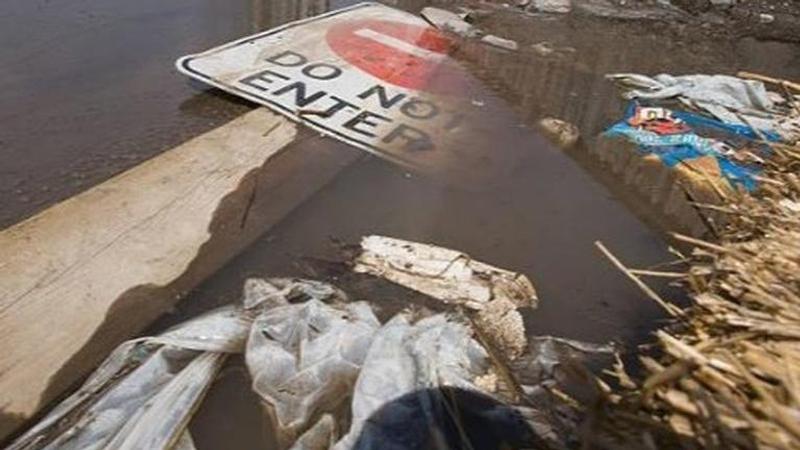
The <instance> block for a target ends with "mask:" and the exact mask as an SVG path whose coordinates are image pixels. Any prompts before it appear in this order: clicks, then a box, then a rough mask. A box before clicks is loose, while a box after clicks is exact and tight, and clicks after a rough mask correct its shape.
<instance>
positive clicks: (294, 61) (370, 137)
mask: <svg viewBox="0 0 800 450" xmlns="http://www.w3.org/2000/svg"><path fill="white" fill-rule="evenodd" d="M455 45H456V43H455V42H454V41H453V39H451V38H450V37H449V36H447V35H445V34H443V33H441V32H439V31H438V30H436V29H434V28H432V27H431V26H429V25H428V24H427V22H425V21H424V20H422V19H421V18H420V17H417V16H415V15H412V14H409V13H406V12H403V11H399V10H396V9H393V8H390V7H387V6H383V5H380V4H374V3H366V4H360V5H356V6H354V7H351V8H348V9H344V10H339V11H334V12H331V13H328V14H324V15H322V16H318V17H313V18H310V19H306V20H302V21H299V22H294V23H290V24H288V25H284V26H282V27H280V28H276V29H273V30H269V31H266V32H264V33H260V34H257V35H255V36H250V37H247V38H243V39H240V40H238V41H235V42H231V43H228V44H225V45H222V46H220V47H217V48H214V49H211V50H208V51H206V52H204V53H200V54H197V55H190V56H186V57H183V58H181V59H180V60H178V63H177V65H178V68H179V70H180V71H182V72H183V73H185V74H187V75H189V76H191V77H194V78H197V79H199V80H202V81H205V82H207V83H209V84H211V85H214V86H217V87H219V88H221V89H224V90H226V91H229V92H232V93H234V94H236V95H240V96H242V97H245V98H247V99H250V100H252V101H254V102H257V103H260V104H262V105H266V106H267V107H269V108H271V109H273V110H275V111H277V112H279V113H281V114H284V115H286V116H288V117H290V118H292V119H294V120H297V121H301V122H303V123H305V124H307V125H309V126H311V127H312V128H314V129H316V130H318V131H320V132H323V133H325V134H327V135H329V136H332V137H334V138H336V139H339V140H342V141H345V142H347V143H349V144H352V145H354V146H357V147H359V148H361V149H364V150H367V151H369V152H372V153H375V154H378V155H380V156H382V157H384V158H387V159H389V160H391V161H394V162H397V163H401V164H404V165H406V166H409V167H412V168H416V169H420V170H423V171H427V172H436V173H438V172H441V170H442V169H443V168H444V170H450V168H459V169H463V170H465V171H473V172H475V173H477V172H484V171H487V170H488V169H490V168H491V166H492V165H493V164H494V163H495V162H496V160H497V158H496V154H497V152H494V151H493V150H494V149H493V146H492V143H491V137H490V136H491V134H492V127H493V126H492V121H493V120H495V117H497V116H499V115H500V114H499V113H498V112H497V111H493V110H492V106H491V105H492V97H491V96H483V97H486V98H483V97H482V94H480V92H481V91H480V89H479V88H477V89H476V86H478V87H479V86H480V84H479V83H477V82H476V81H474V79H473V78H472V77H471V76H470V75H469V73H468V72H466V71H465V70H463V68H462V67H461V65H460V64H459V63H458V62H456V61H455V60H454V59H453V58H452V57H451V56H450V54H451V53H452V52H453V50H454V48H455ZM475 100H478V101H475ZM484 141H485V145H483V144H482V142H484Z"/></svg>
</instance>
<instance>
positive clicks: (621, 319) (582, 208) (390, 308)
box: [0, 0, 800, 449]
mask: <svg viewBox="0 0 800 450" xmlns="http://www.w3.org/2000/svg"><path fill="white" fill-rule="evenodd" d="M348 3H353V2H349V1H331V2H330V4H326V2H318V3H315V4H312V3H311V2H298V1H294V0H287V1H270V2H258V1H256V2H246V1H240V2H225V3H224V4H223V3H219V2H212V1H204V0H178V1H174V2H169V3H164V2H157V1H151V0H144V1H140V2H133V3H131V2H128V3H123V2H115V3H114V4H111V3H109V2H100V1H96V0H94V1H85V2H81V3H72V4H56V3H51V2H46V1H28V2H23V1H16V0H15V1H12V2H7V3H5V4H4V8H3V10H4V11H3V12H2V13H0V37H2V38H3V39H2V41H0V42H3V43H4V44H6V45H4V46H3V47H2V48H1V49H0V67H3V69H2V71H0V86H2V90H0V226H5V225H9V224H11V223H13V222H15V221H17V220H19V219H21V218H23V217H25V216H27V215H30V214H32V213H33V212H35V211H36V210H37V209H39V208H41V207H43V206H45V205H47V204H49V203H52V202H54V201H58V200H59V199H62V198H65V197H67V196H69V195H72V194H74V193H76V192H79V191H81V190H83V189H85V188H86V187H88V186H90V185H92V184H95V183H97V182H100V181H102V180H103V179H106V178H108V177H109V176H111V175H113V174H114V173H116V172H118V171H120V170H124V169H126V168H128V167H130V166H132V165H135V164H136V163H138V162H140V161H142V160H144V159H146V158H148V157H150V156H152V155H154V154H157V153H158V152H160V151H163V150H164V149H166V148H169V147H170V146H172V145H174V144H176V143H178V142H181V141H183V140H185V139H187V138H188V137H190V136H193V135H196V134H198V133H199V132H201V131H203V130H206V129H209V128H212V127H214V126H216V125H218V124H221V123H223V122H225V121H226V120H229V119H230V118H232V117H235V116H236V115H238V114H240V113H241V112H243V111H246V110H247V109H248V108H250V106H249V105H247V104H245V103H244V102H239V101H237V100H236V99H234V98H231V97H228V96H226V95H223V94H220V93H219V92H217V91H214V90H211V89H207V88H205V87H203V86H200V85H196V84H193V83H190V82H188V81H187V80H186V79H185V78H184V77H182V76H179V75H178V74H176V73H175V72H174V70H173V69H172V61H173V60H174V58H175V57H176V56H178V55H181V54H185V53H190V52H195V51H197V50H201V49H205V48H208V47H211V46H213V45H215V44H218V43H221V42H224V41H226V40H230V39H232V38H235V37H239V36H242V35H245V34H248V33H251V32H253V31H256V30H260V29H264V28H268V27H270V26H274V25H277V24H279V23H282V22H285V21H288V20H292V19H297V18H301V17H304V16H307V15H311V14H314V13H318V12H321V11H322V10H324V9H325V8H327V7H340V6H345V5H346V4H348ZM424 3H426V2H420V1H416V2H415V1H409V2H401V5H399V6H401V7H405V8H407V9H409V10H411V11H417V10H418V9H419V8H420V7H421V6H423V4H424ZM479 25H480V26H481V27H483V28H484V29H486V30H489V31H491V32H494V33H497V34H500V35H502V36H504V37H507V38H512V39H516V40H518V41H519V42H520V43H521V44H522V50H521V51H520V52H517V53H513V54H512V53H507V52H503V51H499V50H492V49H487V48H485V47H480V46H474V45H465V46H464V47H463V48H462V50H461V51H460V52H459V55H458V57H459V58H460V59H462V60H463V61H464V63H465V64H466V65H467V66H468V67H470V68H471V70H472V71H473V73H474V75H475V76H476V77H478V78H479V79H481V80H482V81H483V82H484V83H485V86H486V92H487V95H492V96H494V98H495V99H496V101H499V102H505V104H506V105H507V108H508V109H509V110H511V111H514V114H511V115H510V117H511V118H510V119H508V121H507V122H508V123H506V124H505V125H504V126H501V127H498V130H497V133H496V136H494V137H493V142H492V145H493V146H494V148H495V149H496V150H497V151H507V152H514V153H515V155H518V156H519V159H518V162H517V164H516V165H515V167H514V168H513V170H512V171H511V172H510V173H507V174H505V175H504V176H503V177H499V179H494V180H492V181H491V182H488V183H486V184H485V185H481V186H477V187H473V188H472V189H464V188H463V187H459V186H454V185H452V184H450V183H448V182H447V177H446V176H443V177H428V176H422V175H419V174H417V173H411V172H408V171H407V170H403V169H401V168H398V167H395V166H392V165H390V164H388V163H386V162H384V161H381V160H379V159H377V158H374V157H367V158H365V159H364V160H362V161H360V162H359V163H357V164H355V165H353V166H351V167H350V168H349V169H347V170H346V171H345V172H343V173H342V174H341V175H340V176H338V177H337V179H336V180H335V181H334V182H333V183H331V184H330V185H328V186H327V187H326V188H324V189H323V190H322V191H320V192H319V193H318V194H317V195H315V196H314V197H313V198H311V199H310V200H309V201H307V202H306V203H304V204H303V205H301V206H300V207H298V209H297V210H296V211H294V212H293V213H292V214H291V215H290V216H289V217H287V218H286V219H285V220H284V221H283V222H282V223H281V224H280V225H279V226H278V227H276V228H274V229H273V230H270V231H269V232H268V233H267V234H266V235H265V236H264V237H263V238H262V239H260V240H259V241H258V242H257V243H256V244H255V245H253V246H252V247H251V248H250V249H249V250H248V251H246V252H245V253H244V254H242V255H241V256H240V257H238V258H237V259H236V260H234V261H233V262H232V263H230V264H229V265H228V266H227V267H226V268H225V269H224V270H222V271H221V272H220V273H218V274H217V275H216V276H214V277H213V278H212V279H210V280H208V282H207V283H205V284H204V285H202V286H200V287H199V288H198V289H197V290H196V291H195V292H193V293H191V294H190V295H189V296H188V298H187V299H186V300H185V301H184V302H182V303H181V304H180V305H179V307H178V308H177V310H176V311H174V312H173V313H171V314H169V315H167V316H166V317H165V318H164V320H163V321H162V322H161V323H159V324H157V325H156V326H155V327H154V329H155V330H157V329H160V328H163V327H164V326H166V325H168V324H170V323H174V322H176V321H179V320H182V319H184V318H186V317H189V316H191V315H194V314H195V313H197V312H199V311H202V310H206V309H209V308H212V307H214V306H216V305H220V304H225V303H229V302H235V301H238V298H239V295H240V289H241V285H242V282H243V280H244V279H245V278H246V277H248V276H276V275H297V276H315V277H320V278H327V277H331V276H333V275H332V273H331V272H330V271H329V270H327V269H326V268H325V267H321V266H320V265H319V264H317V263H315V262H314V261H309V260H308V259H307V258H308V257H313V258H323V259H336V258H338V257H339V256H340V255H339V254H338V252H337V249H336V247H335V246H333V245H331V238H334V239H337V240H341V241H345V242H350V243H356V242H358V239H359V238H360V237H361V236H362V235H365V234H373V233H379V234H387V235H391V236H396V237H401V238H406V239H412V240H420V241H427V242H434V243H437V244H440V245H444V246H448V247H452V248H456V249H459V250H463V251H465V252H468V253H470V254H471V255H472V256H474V257H475V258H478V259H481V260H484V261H487V262H490V263H492V264H495V265H498V266H500V267H504V268H508V269H512V270H516V271H519V272H522V273H525V274H527V275H528V276H529V277H530V278H531V279H532V280H533V282H534V283H535V285H536V287H537V290H538V291H539V296H540V299H541V304H540V307H539V309H538V310H536V311H535V312H534V311H528V312H526V314H525V317H526V322H527V328H528V330H529V332H530V333H531V334H555V335H559V336H564V337H569V338H577V339H583V340H589V341H609V340H617V341H620V342H623V343H625V344H626V345H628V346H631V345H635V344H636V343H639V342H642V341H643V340H644V339H646V337H647V333H648V332H649V331H650V330H652V328H653V327H654V325H655V324H657V323H658V321H659V320H661V319H662V318H663V315H662V314H661V313H660V311H659V310H658V309H657V308H656V307H655V306H654V305H653V304H652V303H650V302H648V301H647V300H645V299H644V298H643V297H642V295H640V293H639V292H638V291H637V290H636V289H635V288H633V287H632V286H630V284H629V283H628V282H627V281H626V280H625V279H624V277H623V276H621V275H620V274H619V273H618V272H617V271H615V270H614V269H613V268H612V267H611V266H610V265H609V264H608V263H607V261H605V260H604V259H603V258H602V256H601V255H600V254H599V253H598V252H597V251H596V249H595V248H594V246H593V242H594V241H596V240H601V241H603V242H604V243H605V244H606V245H607V246H608V247H609V248H611V249H612V250H613V251H614V252H615V253H617V254H618V255H619V256H620V258H621V259H623V260H624V261H626V262H629V263H630V264H633V265H638V266H648V265H652V264H656V263H659V262H662V261H664V260H665V259H668V258H669V255H668V254H667V252H666V251H665V247H666V243H665V241H664V240H663V236H664V235H663V232H662V227H663V226H664V224H663V223H661V222H660V221H659V216H658V211H652V210H649V209H648V208H647V206H646V205H642V204H641V203H640V202H638V201H637V199H636V196H635V195H631V194H630V193H629V192H627V189H626V188H624V187H623V186H621V185H619V184H618V183H617V182H616V180H614V178H613V177H610V176H608V175H606V173H605V172H604V170H603V168H602V167H600V166H597V165H596V164H594V163H593V162H592V161H591V160H588V159H586V158H584V157H583V156H582V153H581V152H580V150H576V151H573V152H570V153H566V154H565V153H564V152H563V151H562V150H560V149H558V148H556V147H554V146H553V145H551V144H550V143H548V142H547V141H546V140H545V139H544V138H542V137H541V136H540V135H539V133H537V132H536V130H535V127H534V126H533V124H535V123H536V122H537V121H538V119H540V118H542V117H547V116H551V117H558V118H562V119H566V120H569V121H571V122H573V123H575V124H577V125H578V126H579V127H580V129H581V132H582V135H583V136H584V141H585V145H591V142H592V137H593V136H594V135H596V133H597V132H598V131H600V130H601V129H602V128H603V127H604V126H606V125H608V124H609V123H611V122H612V121H613V120H615V118H616V117H618V116H619V114H620V111H621V108H622V104H621V102H620V101H619V100H618V99H617V97H616V93H615V92H614V90H613V88H612V87H611V86H610V85H609V84H608V83H607V82H606V81H605V80H603V78H602V75H603V74H604V73H607V72H612V71H614V72H617V71H637V72H658V71H669V72H673V73H685V72H695V71H697V72H723V73H732V72H735V71H737V70H750V71H755V72H764V73H769V74H772V75H776V76H782V77H786V78H794V79H798V78H800V50H798V49H797V48H796V47H790V46H788V45H785V44H777V43H763V42H756V41H736V42H719V41H714V42H710V41H706V40H704V39H703V38H702V37H701V36H694V35H692V34H689V32H688V31H687V30H685V29H684V30H680V29H677V30H676V29H671V28H670V29H668V28H664V27H661V26H657V25H654V24H638V25H637V24H625V23H609V22H597V21H594V20H591V19H588V18H571V19H568V20H548V19H542V18H524V19H523V18H521V17H520V16H518V15H516V14H509V13H507V12H501V13H497V14H493V15H490V16H487V17H482V18H480V19H479ZM545 40H546V41H548V42H550V43H551V44H552V45H553V46H554V47H569V48H572V49H574V50H569V51H565V52H556V53H554V54H551V55H547V56H543V55H541V54H539V53H537V52H535V51H532V50H530V48H529V45H530V44H533V43H537V42H541V41H545ZM330 279H332V280H333V281H338V282H341V283H342V284H344V285H346V286H345V287H346V288H347V289H348V290H349V291H350V292H352V293H353V295H354V297H356V298H359V299H371V300H373V301H374V303H375V304H376V305H377V307H378V308H379V309H380V312H381V315H382V316H383V317H386V316H388V315H390V314H391V313H393V312H395V311H396V310H397V309H398V307H399V306H401V305H402V304H403V303H404V299H405V297H404V295H406V293H404V292H403V291H400V290H397V289H394V288H392V287H390V286H385V285H381V284H380V283H376V282H374V281H372V280H364V279H353V278H351V277H347V276H345V277H344V278H330ZM658 287H659V290H660V291H661V292H662V293H665V294H667V295H670V294H675V293H674V292H669V291H668V290H667V288H666V286H663V285H662V286H658ZM247 384H248V383H247V377H246V375H245V373H244V371H243V367H242V366H241V362H240V361H237V360H234V361H232V362H231V364H230V365H229V367H228V368H226V370H225V372H224V376H222V377H221V380H220V383H218V384H217V385H216V386H215V387H214V388H213V389H212V391H211V392H210V394H209V398H208V401H207V402H206V403H205V404H204V406H203V408H201V410H200V411H199V413H198V415H197V416H196V418H195V420H194V422H193V424H192V432H193V435H194V437H195V439H196V441H197V445H198V448H200V449H216V448H268V447H269V443H270V439H269V436H268V433H267V432H266V426H265V424H264V422H263V420H262V419H261V417H260V416H259V414H258V404H257V400H256V399H255V398H253V395H252V394H251V393H250V391H249V387H248V386H247Z"/></svg>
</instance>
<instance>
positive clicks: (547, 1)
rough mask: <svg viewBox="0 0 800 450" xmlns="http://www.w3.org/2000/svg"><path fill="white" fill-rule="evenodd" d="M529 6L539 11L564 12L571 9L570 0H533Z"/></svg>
mask: <svg viewBox="0 0 800 450" xmlns="http://www.w3.org/2000/svg"><path fill="white" fill-rule="evenodd" d="M530 6H531V7H533V8H534V9H536V11H540V12H545V13H556V14H566V13H568V12H570V11H571V10H572V0H533V3H532V4H531V5H530Z"/></svg>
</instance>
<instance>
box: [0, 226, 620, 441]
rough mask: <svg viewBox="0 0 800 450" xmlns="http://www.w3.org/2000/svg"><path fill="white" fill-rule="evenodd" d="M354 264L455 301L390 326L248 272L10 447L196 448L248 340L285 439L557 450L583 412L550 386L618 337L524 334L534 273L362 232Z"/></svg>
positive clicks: (248, 354) (129, 348) (342, 300)
mask: <svg viewBox="0 0 800 450" xmlns="http://www.w3.org/2000/svg"><path fill="white" fill-rule="evenodd" d="M354 269H355V270H357V271H360V272H366V273H370V274H373V275H377V276H381V277H384V278H386V279H387V280H390V281H393V282H396V283H399V284H402V285H404V286H407V287H409V288H411V289H415V290H418V291H420V292H423V293H425V294H428V295H429V296H432V297H434V298H437V299H439V300H441V301H443V302H445V303H447V304H452V305H454V309H453V310H452V312H450V313H444V314H442V313H440V314H435V315H433V314H431V313H429V312H426V311H413V310H408V311H405V312H401V313H400V314H398V315H396V316H394V317H393V318H391V319H390V320H388V321H387V322H386V323H385V324H383V325H381V323H380V322H379V321H378V319H377V318H376V316H375V315H374V313H373V310H372V308H371V307H370V305H369V303H367V302H365V301H359V302H352V301H350V300H349V299H348V297H347V295H346V294H345V293H344V292H343V291H341V290H340V289H337V288H336V287H334V286H332V285H329V284H326V283H322V282H317V281H312V280H303V279H293V278H273V279H269V280H263V279H249V280H247V281H246V282H245V285H244V295H243V299H242V305H241V306H230V307H225V308H221V309H218V310H215V311H212V312H210V313H207V314H204V315H202V316H200V317H198V318H196V319H193V320H190V321H187V322H186V323H184V324H181V325H178V326H176V327H175V328H173V329H171V330H169V331H167V332H165V333H163V334H161V335H159V336H155V337H144V338H139V339H134V340H132V341H128V342H126V343H123V344H122V345H120V346H119V347H118V348H117V349H116V350H115V351H114V352H113V353H112V354H111V355H110V356H109V357H108V358H107V359H106V361H105V362H104V363H103V364H102V365H101V366H100V368H99V369H98V370H97V371H96V372H95V373H94V374H93V375H92V376H91V377H90V378H89V379H88V381H87V382H86V383H85V384H84V386H82V387H81V388H80V389H79V390H78V391H77V392H76V393H74V394H73V395H72V396H70V397H68V398H67V399H66V400H64V401H63V402H62V403H61V404H59V405H58V406H57V407H56V408H54V409H53V410H52V411H51V412H50V413H49V414H48V415H47V416H45V418H44V419H42V421H41V422H40V423H39V424H37V425H35V426H34V427H33V428H31V429H30V430H29V431H28V432H27V433H25V434H24V435H23V436H21V437H20V438H19V439H18V440H17V441H16V442H14V443H13V444H12V445H11V447H9V448H10V449H12V450H23V449H24V450H35V449H52V450H55V449H56V448H58V449H76V450H77V449H87V448H97V449H99V448H115V449H116V448H121V449H139V448H147V449H153V450H174V449H179V450H191V449H193V448H194V443H193V440H192V437H191V436H190V435H189V433H188V431H187V425H188V423H189V421H190V419H191V416H192V415H193V414H194V412H195V411H196V410H197V407H198V405H199V404H200V402H201V401H202V399H203V397H204V394H205V392H206V391H207V390H208V389H209V387H210V386H211V384H212V383H213V381H214V379H215V376H216V374H217V372H218V371H219V369H220V367H221V365H222V363H223V361H224V360H225V357H226V356H227V355H228V354H241V353H243V354H244V359H245V362H246V365H247V368H248V372H249V374H250V377H251V378H252V389H253V391H255V393H256V394H258V396H259V397H260V398H261V400H262V402H263V406H264V409H265V412H266V413H267V414H268V415H269V416H270V417H271V419H272V420H270V421H269V422H270V423H272V424H273V426H274V430H273V431H274V434H275V436H276V439H277V441H278V443H279V445H280V446H281V447H282V448H291V449H295V450H325V449H337V450H346V449H350V448H359V449H371V448H375V449H378V448H380V449H398V450H399V449H405V448H409V445H410V446H411V447H415V448H416V447H420V446H425V445H427V444H428V443H430V442H432V441H433V440H439V441H440V442H442V443H443V445H445V447H444V448H456V447H461V444H460V443H463V442H464V440H465V439H466V440H468V443H470V445H471V446H472V448H497V449H501V448H509V447H511V448H533V447H535V446H536V445H537V443H541V442H549V443H550V444H551V445H556V446H558V447H559V448H560V447H561V446H563V445H564V443H566V442H569V441H574V440H575V436H574V433H573V432H572V430H574V429H575V427H576V426H577V423H578V420H579V411H578V410H576V409H575V408H574V407H573V406H572V404H570V403H569V402H565V401H564V400H563V399H562V398H561V397H559V396H558V395H555V394H553V393H552V392H551V389H556V390H559V389H562V384H564V387H563V389H564V390H565V391H566V392H571V391H570V390H569V389H570V387H569V386H570V385H571V386H572V387H573V388H574V387H575V386H580V385H582V384H583V385H584V386H583V388H582V389H583V390H586V389H589V390H590V391H591V389H592V388H591V387H587V386H585V383H583V382H582V381H579V382H578V383H577V384H576V383H574V381H575V380H572V381H570V378H572V377H573V375H574V371H573V370H562V369H568V368H569V367H571V366H572V365H577V366H580V367H583V365H585V364H586V363H588V362H590V360H592V359H594V358H596V357H599V358H607V357H608V355H609V354H610V352H612V351H613V349H612V348H611V347H608V346H602V345H594V344H588V343H581V342H575V341H568V340H563V339H558V338H553V337H549V336H544V337H534V338H531V340H530V343H529V341H528V337H527V335H526V334H525V331H524V327H523V324H522V320H521V316H519V314H518V313H517V311H516V308H518V307H521V306H536V301H537V299H536V293H535V291H534V289H533V286H532V285H531V283H530V281H528V279H527V278H526V277H524V276H523V275H520V274H516V273H513V272H510V271H507V270H503V269H498V268H496V267H493V266H490V265H488V264H484V263H481V262H478V261H474V260H472V259H471V258H470V257H469V256H467V255H466V254H464V253H461V252H458V251H454V250H449V249H445V248H441V247H436V246H433V245H427V244H420V243H415V242H409V241H403V240H399V239H393V238H387V237H381V236H369V237H365V238H364V239H363V240H362V252H361V254H360V255H359V256H358V257H357V259H356V265H355V267H354ZM461 306H463V307H465V308H467V309H460V307H461ZM487 337H488V340H487ZM582 370H586V369H582ZM570 395H571V394H570Z"/></svg>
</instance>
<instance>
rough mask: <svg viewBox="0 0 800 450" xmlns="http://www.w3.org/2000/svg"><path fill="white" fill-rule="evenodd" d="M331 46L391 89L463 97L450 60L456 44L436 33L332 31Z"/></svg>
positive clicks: (387, 28)
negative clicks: (390, 85) (392, 87)
mask: <svg viewBox="0 0 800 450" xmlns="http://www.w3.org/2000/svg"><path fill="white" fill-rule="evenodd" d="M325 37H326V40H327V42H328V45H329V46H330V47H331V49H333V51H334V52H336V54H337V55H339V56H340V57H341V58H342V59H344V60H345V61H347V62H348V63H350V64H352V65H354V66H356V67H358V68H359V69H361V70H363V71H365V72H367V73H369V74H370V75H372V76H375V77H377V78H379V79H381V80H383V81H385V82H387V83H391V84H393V85H395V86H400V87H404V88H409V89H415V90H423V91H428V92H433V93H437V94H456V93H459V92H463V90H464V88H465V87H466V78H465V77H464V73H463V71H462V70H461V69H460V68H459V67H458V65H457V64H455V63H454V62H453V61H452V60H450V59H449V58H448V57H447V55H448V54H449V53H450V51H451V50H453V48H454V43H453V40H452V39H450V38H449V37H447V36H445V35H444V34H442V33H440V32H439V31H437V30H436V29H434V28H431V27H427V26H420V25H410V24H405V23H399V22H389V21H384V20H354V21H348V22H343V23H340V24H337V25H334V26H332V27H331V28H330V29H329V30H328V32H327V34H326V36H325Z"/></svg>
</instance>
